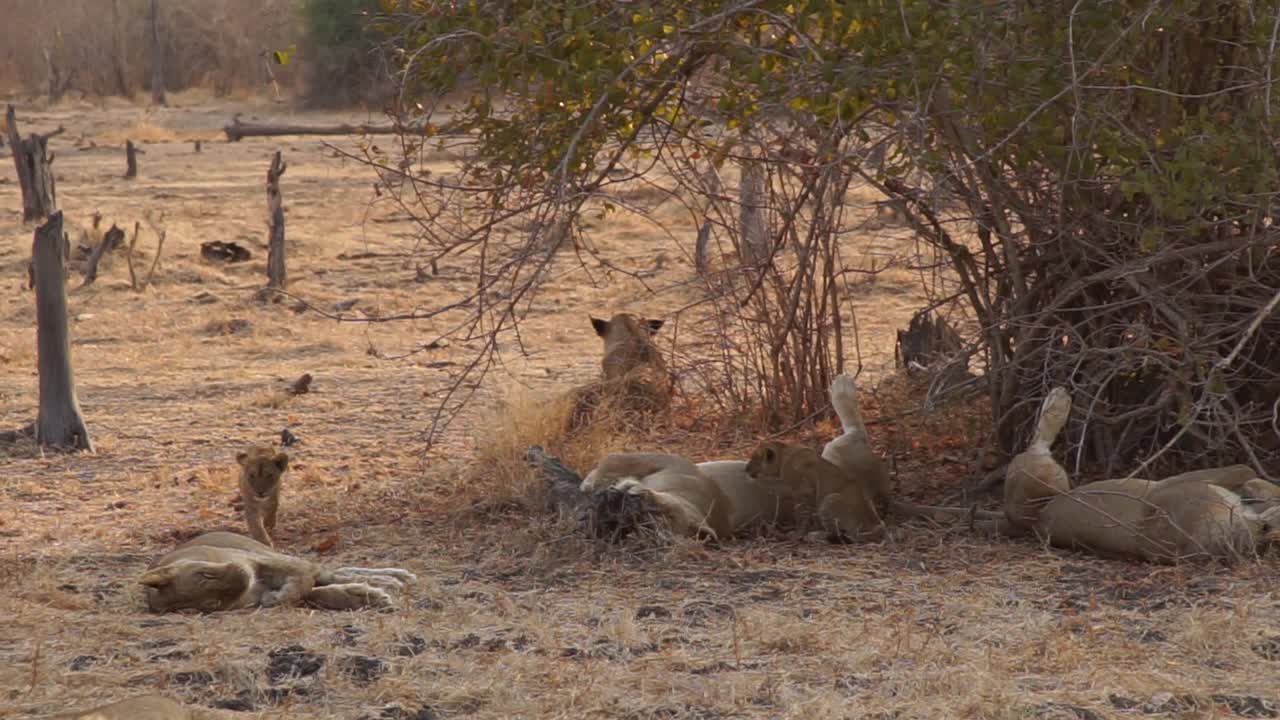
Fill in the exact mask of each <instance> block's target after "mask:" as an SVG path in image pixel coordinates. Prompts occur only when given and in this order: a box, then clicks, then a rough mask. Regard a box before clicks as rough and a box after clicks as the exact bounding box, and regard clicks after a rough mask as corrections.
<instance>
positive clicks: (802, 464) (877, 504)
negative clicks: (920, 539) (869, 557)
mask: <svg viewBox="0 0 1280 720" xmlns="http://www.w3.org/2000/svg"><path fill="white" fill-rule="evenodd" d="M747 476H748V477H750V478H751V479H753V480H755V481H756V482H758V483H760V484H761V485H763V486H765V487H767V488H769V489H770V490H773V491H774V492H777V493H779V494H780V495H782V496H784V497H786V498H788V499H789V500H790V501H791V502H792V503H794V506H795V508H796V510H797V511H801V510H808V511H810V512H814V513H816V515H817V519H818V522H819V524H820V525H821V527H822V530H823V531H824V532H825V533H826V535H827V536H828V537H839V536H847V537H849V538H851V539H853V540H874V539H876V538H878V537H880V536H881V535H882V534H883V533H884V522H883V519H882V518H883V513H884V511H885V509H886V506H887V504H888V497H887V495H886V494H883V493H882V492H880V489H879V487H878V486H877V484H876V483H873V482H859V481H858V479H857V478H856V477H855V476H854V475H852V474H850V473H847V472H846V471H845V470H843V469H842V468H840V467H838V466H836V465H835V464H834V463H832V462H831V461H830V460H827V459H826V458H824V457H822V456H820V455H818V453H817V451H815V450H813V449H811V448H806V447H800V446H798V445H788V444H785V443H778V442H767V443H764V444H762V445H760V446H759V447H758V448H756V451H755V453H754V454H752V456H751V459H750V460H749V461H747Z"/></svg>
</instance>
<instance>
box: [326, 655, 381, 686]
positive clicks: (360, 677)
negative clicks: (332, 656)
mask: <svg viewBox="0 0 1280 720" xmlns="http://www.w3.org/2000/svg"><path fill="white" fill-rule="evenodd" d="M338 668H339V669H340V670H342V672H343V673H345V674H346V675H347V676H348V677H350V678H351V679H352V680H354V681H355V682H356V683H357V684H360V685H369V684H370V683H373V682H374V681H376V680H377V679H378V678H380V677H382V676H383V675H386V674H387V664H386V663H385V662H383V661H381V660H379V659H378V658H375V657H366V656H364V655H348V656H347V657H344V658H342V659H341V660H339V661H338Z"/></svg>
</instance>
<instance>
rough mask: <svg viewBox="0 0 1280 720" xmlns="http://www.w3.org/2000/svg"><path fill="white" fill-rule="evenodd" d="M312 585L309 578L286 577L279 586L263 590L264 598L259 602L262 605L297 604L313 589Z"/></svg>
mask: <svg viewBox="0 0 1280 720" xmlns="http://www.w3.org/2000/svg"><path fill="white" fill-rule="evenodd" d="M312 586H313V583H312V582H311V581H310V579H309V578H302V577H298V576H291V577H288V578H285V580H284V582H282V583H281V584H280V586H279V587H276V588H272V589H270V590H265V591H263V593H262V598H261V599H260V600H259V601H258V604H259V605H261V606H262V607H275V606H277V605H284V606H291V605H297V604H298V603H300V602H301V601H302V598H303V597H304V596H305V595H306V594H307V593H308V592H310V591H311V589H312Z"/></svg>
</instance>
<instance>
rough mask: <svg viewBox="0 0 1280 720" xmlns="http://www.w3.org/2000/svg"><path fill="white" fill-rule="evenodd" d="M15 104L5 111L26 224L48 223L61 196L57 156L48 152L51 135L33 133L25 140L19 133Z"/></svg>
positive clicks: (53, 133) (54, 133) (56, 131)
mask: <svg viewBox="0 0 1280 720" xmlns="http://www.w3.org/2000/svg"><path fill="white" fill-rule="evenodd" d="M16 115H17V114H16V112H15V110H14V108H13V106H12V105H10V106H9V109H8V110H7V111H6V112H5V123H6V124H8V126H9V144H10V145H11V146H12V148H13V164H14V167H15V168H16V169H17V171H18V187H19V188H21V190H22V221H23V222H30V221H32V220H44V219H45V218H46V217H48V216H49V214H50V213H52V212H53V211H54V209H55V208H56V207H57V200H58V196H57V193H56V191H55V188H54V183H53V169H52V168H51V167H50V166H51V165H52V164H53V153H51V152H49V151H48V148H49V138H51V137H53V136H54V135H56V134H57V133H58V132H61V129H59V130H55V131H54V132H52V133H49V134H47V135H37V134H36V133H32V134H31V136H30V137H28V138H27V139H25V140H23V139H22V138H21V136H20V135H19V134H18V120H17V116H16Z"/></svg>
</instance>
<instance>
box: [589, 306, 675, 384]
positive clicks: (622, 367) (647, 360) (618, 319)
mask: <svg viewBox="0 0 1280 720" xmlns="http://www.w3.org/2000/svg"><path fill="white" fill-rule="evenodd" d="M662 323H663V321H662V320H645V319H643V318H639V317H636V316H635V315H632V314H630V313H618V314H617V315H614V316H613V317H612V318H610V319H609V320H601V319H600V318H597V317H593V318H591V326H592V327H593V328H595V331H596V335H599V336H600V338H601V339H602V340H604V362H603V367H604V378H605V379H606V380H610V379H613V378H620V377H623V376H625V375H626V374H627V373H630V372H631V371H632V370H635V369H636V368H640V367H643V366H645V365H656V366H658V367H662V357H661V354H660V353H659V352H658V348H657V347H656V346H655V345H654V344H653V336H654V334H655V333H657V332H658V329H659V328H661V327H662Z"/></svg>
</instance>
